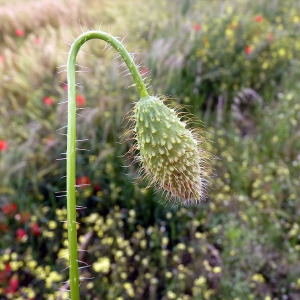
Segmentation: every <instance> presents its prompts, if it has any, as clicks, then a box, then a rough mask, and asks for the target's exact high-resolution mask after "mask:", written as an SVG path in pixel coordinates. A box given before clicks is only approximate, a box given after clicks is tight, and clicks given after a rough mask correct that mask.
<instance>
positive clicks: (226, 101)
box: [0, 0, 300, 300]
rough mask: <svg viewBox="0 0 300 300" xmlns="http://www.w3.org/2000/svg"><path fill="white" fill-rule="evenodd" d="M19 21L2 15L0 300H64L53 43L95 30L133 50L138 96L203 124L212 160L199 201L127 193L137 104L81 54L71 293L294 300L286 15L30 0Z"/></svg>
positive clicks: (294, 192) (143, 190)
mask: <svg viewBox="0 0 300 300" xmlns="http://www.w3.org/2000/svg"><path fill="white" fill-rule="evenodd" d="M17 7H18V8H16V6H14V5H12V4H9V3H8V2H7V1H1V9H2V10H0V14H1V13H3V18H2V17H1V20H3V21H1V43H0V71H1V81H0V101H1V106H0V116H1V117H0V174H2V175H1V177H0V204H1V212H0V232H1V239H0V247H1V249H0V294H1V299H67V294H68V293H66V292H63V291H61V290H60V288H65V289H68V286H67V284H65V283H63V282H64V281H65V280H67V276H68V274H67V273H68V272H67V269H66V270H65V271H63V270H64V269H65V268H66V267H67V260H66V256H65V255H66V249H67V237H66V225H65V223H64V221H65V220H66V208H65V197H64V192H63V191H64V190H65V178H64V175H65V170H64V169H65V161H64V160H57V159H63V158H64V154H63V153H64V152H65V149H66V137H65V136H64V135H60V134H59V133H61V134H65V132H66V131H65V128H63V127H64V126H65V125H66V103H65V101H66V98H67V95H66V91H65V84H66V74H65V73H64V72H60V71H63V70H64V68H65V67H64V66H63V65H65V63H66V55H65V54H64V52H66V51H67V50H68V47H69V46H68V45H65V44H64V43H63V42H61V41H62V40H63V41H65V42H67V43H71V42H72V36H77V35H78V34H80V33H81V28H80V26H82V27H83V30H86V29H87V28H93V29H95V28H98V27H99V26H100V24H101V21H102V29H103V30H110V31H111V32H112V33H113V34H115V35H118V36H121V37H123V36H126V39H125V44H127V48H128V49H129V51H136V50H137V49H138V50H140V52H139V53H138V54H137V55H136V57H137V59H138V60H141V61H143V66H142V67H141V72H143V73H147V71H148V70H151V71H152V74H151V76H150V77H151V86H150V90H152V91H153V92H154V93H161V94H167V95H169V96H170V97H180V98H179V100H174V99H170V104H171V105H172V104H176V103H180V104H186V105H187V106H188V109H189V110H190V111H192V112H193V113H195V114H196V115H197V116H198V117H199V118H200V119H202V120H203V122H204V125H205V127H206V128H207V129H208V130H207V131H208V133H207V134H206V135H207V136H206V137H207V138H209V139H211V140H212V142H213V145H214V149H210V150H211V151H212V152H213V154H214V155H215V156H216V157H217V159H215V160H213V161H212V163H213V164H214V167H215V170H216V171H215V176H214V178H213V182H212V185H211V187H210V193H209V199H208V201H206V202H203V203H201V205H200V206H199V207H188V208H184V207H179V208H172V207H170V206H168V205H166V204H160V203H162V202H163V201H164V200H163V197H162V195H160V194H156V193H155V191H153V190H152V189H151V188H147V186H146V184H147V183H144V182H138V181H136V180H135V178H136V177H137V174H136V172H137V170H136V166H134V165H132V163H131V161H130V160H128V158H127V157H126V156H124V154H125V153H126V152H127V151H128V149H129V147H130V141H125V142H123V143H120V141H121V140H122V138H121V136H123V135H124V134H125V133H126V132H127V130H128V128H127V126H126V123H127V120H126V119H125V120H124V117H125V115H126V114H128V112H129V111H130V109H131V108H132V107H133V104H134V102H135V101H137V93H136V92H135V90H134V89H132V88H127V87H128V86H130V85H131V84H132V81H131V79H130V78H129V77H128V76H123V75H124V72H123V69H122V67H119V66H120V64H121V62H120V61H119V60H118V59H114V58H115V56H116V55H115V53H113V51H107V49H105V50H103V48H104V46H105V45H104V44H103V43H101V42H98V41H93V42H90V43H88V44H87V45H85V46H84V48H85V49H84V53H81V54H80V55H79V57H78V64H79V66H78V71H84V73H80V72H79V73H78V82H79V83H80V84H79V85H78V95H79V96H80V97H79V98H78V100H77V101H78V106H80V107H79V108H80V110H79V111H78V113H79V114H80V116H78V120H77V121H78V139H80V140H83V141H82V142H80V143H79V144H78V147H79V148H83V149H88V150H89V151H79V152H78V158H77V159H78V161H77V176H78V178H77V181H78V183H79V184H80V183H88V184H90V185H89V186H87V187H84V188H78V191H77V194H78V205H81V206H82V207H85V208H82V209H80V210H78V222H79V224H80V225H78V235H79V244H80V248H81V249H83V250H84V251H83V252H81V253H80V260H81V261H82V262H83V263H81V267H84V268H82V269H81V275H82V277H86V278H93V279H90V280H84V281H83V283H82V285H81V292H82V296H83V297H84V298H85V299H164V300H166V299H186V300H188V299H265V300H269V299H292V300H293V299H298V298H299V297H300V263H299V261H300V228H299V221H300V220H299V213H298V211H299V209H300V193H299V190H300V189H299V186H300V178H299V166H300V155H299V153H300V142H299V141H300V139H299V137H300V124H299V119H300V104H299V96H298V95H299V93H300V84H299V80H298V78H299V75H300V74H299V47H300V40H299V37H298V36H297V32H298V31H299V27H300V6H299V3H298V1H296V0H288V1H268V2H267V3H264V4H261V3H256V2H253V1H247V0H242V1H222V2H221V3H220V1H206V0H205V1H192V0H189V1H188V0H186V1H169V0H164V1H158V0H151V1H147V2H141V1H137V0H135V1H107V0H106V1H101V5H100V4H99V1H95V0H88V1H85V2H84V4H83V3H81V2H80V1H73V2H72V5H71V6H70V3H69V1H68V0H65V1H46V0H43V1H40V5H38V4H36V3H35V1H31V0H28V1H26V2H24V3H23V4H22V5H21V4H20V6H17ZM70 7H72V11H71V13H69V9H70ZM45 11H47V12H48V13H46V14H45V13H42V12H45ZM149 12H151V13H149ZM4 15H5V18H4ZM66 15H68V18H66ZM132 15H134V16H135V17H134V22H133V21H132V18H131V17H129V16H132ZM1 16H2V15H1ZM79 19H80V24H78V20H79ZM32 20H35V22H33V21H32ZM60 66H62V67H60ZM81 66H84V67H87V68H83V67H81ZM122 72H123V73H122ZM125 72H126V71H125ZM149 82H150V80H149ZM59 103H62V104H60V105H59ZM60 128H61V129H60ZM85 139H87V140H85ZM85 250H87V251H85ZM88 266H90V267H88Z"/></svg>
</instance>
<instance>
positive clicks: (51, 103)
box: [44, 97, 55, 106]
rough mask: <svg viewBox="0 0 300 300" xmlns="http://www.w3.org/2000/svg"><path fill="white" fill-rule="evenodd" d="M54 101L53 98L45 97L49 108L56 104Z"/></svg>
mask: <svg viewBox="0 0 300 300" xmlns="http://www.w3.org/2000/svg"><path fill="white" fill-rule="evenodd" d="M54 102H55V101H54V99H53V98H51V97H44V103H45V104H46V105H47V106H51V105H53V104H54Z"/></svg>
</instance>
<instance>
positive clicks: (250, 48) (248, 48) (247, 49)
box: [245, 46, 252, 54]
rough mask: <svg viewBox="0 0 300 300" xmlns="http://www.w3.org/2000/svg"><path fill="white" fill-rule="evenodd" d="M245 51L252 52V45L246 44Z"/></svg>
mask: <svg viewBox="0 0 300 300" xmlns="http://www.w3.org/2000/svg"><path fill="white" fill-rule="evenodd" d="M245 53H246V54H251V53H252V47H251V46H246V48H245Z"/></svg>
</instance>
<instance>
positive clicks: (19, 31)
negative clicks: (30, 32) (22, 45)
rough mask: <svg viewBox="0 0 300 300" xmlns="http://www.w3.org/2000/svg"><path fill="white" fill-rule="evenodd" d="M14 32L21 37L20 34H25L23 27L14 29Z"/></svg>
mask: <svg viewBox="0 0 300 300" xmlns="http://www.w3.org/2000/svg"><path fill="white" fill-rule="evenodd" d="M15 34H16V36H20V37H22V36H24V35H25V32H24V30H23V29H16V30H15Z"/></svg>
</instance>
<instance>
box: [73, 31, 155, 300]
mask: <svg viewBox="0 0 300 300" xmlns="http://www.w3.org/2000/svg"><path fill="white" fill-rule="evenodd" d="M91 39H100V40H104V41H105V42H107V43H108V44H110V45H111V46H112V47H113V48H115V49H116V50H117V51H118V52H119V54H120V55H121V57H122V58H123V60H124V62H125V63H126V65H127V67H128V69H129V71H130V73H131V75H132V77H133V80H134V82H135V85H136V87H137V89H138V91H139V94H140V97H141V98H143V97H147V96H149V95H148V92H147V89H146V86H145V84H144V82H143V79H142V77H141V75H140V73H139V71H138V68H137V66H136V65H135V63H134V61H133V59H132V57H131V55H130V54H129V53H128V51H127V50H126V49H125V47H124V46H123V45H122V43H121V42H120V41H118V40H117V39H116V38H115V37H113V36H112V35H110V34H108V33H105V32H103V31H88V32H86V33H83V34H82V35H80V36H79V37H78V38H77V39H76V40H75V41H74V43H73V44H72V46H71V49H70V52H69V56H68V63H67V72H68V75H67V76H68V132H67V214H68V217H67V218H68V220H67V222H68V242H69V264H70V273H69V276H70V294H71V295H70V298H71V299H72V300H78V299H79V275H78V253H77V251H78V250H77V229H76V196H75V187H76V88H75V86H76V82H75V63H76V56H77V53H78V51H79V49H80V47H81V46H82V45H83V44H84V43H85V42H87V41H88V40H91Z"/></svg>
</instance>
